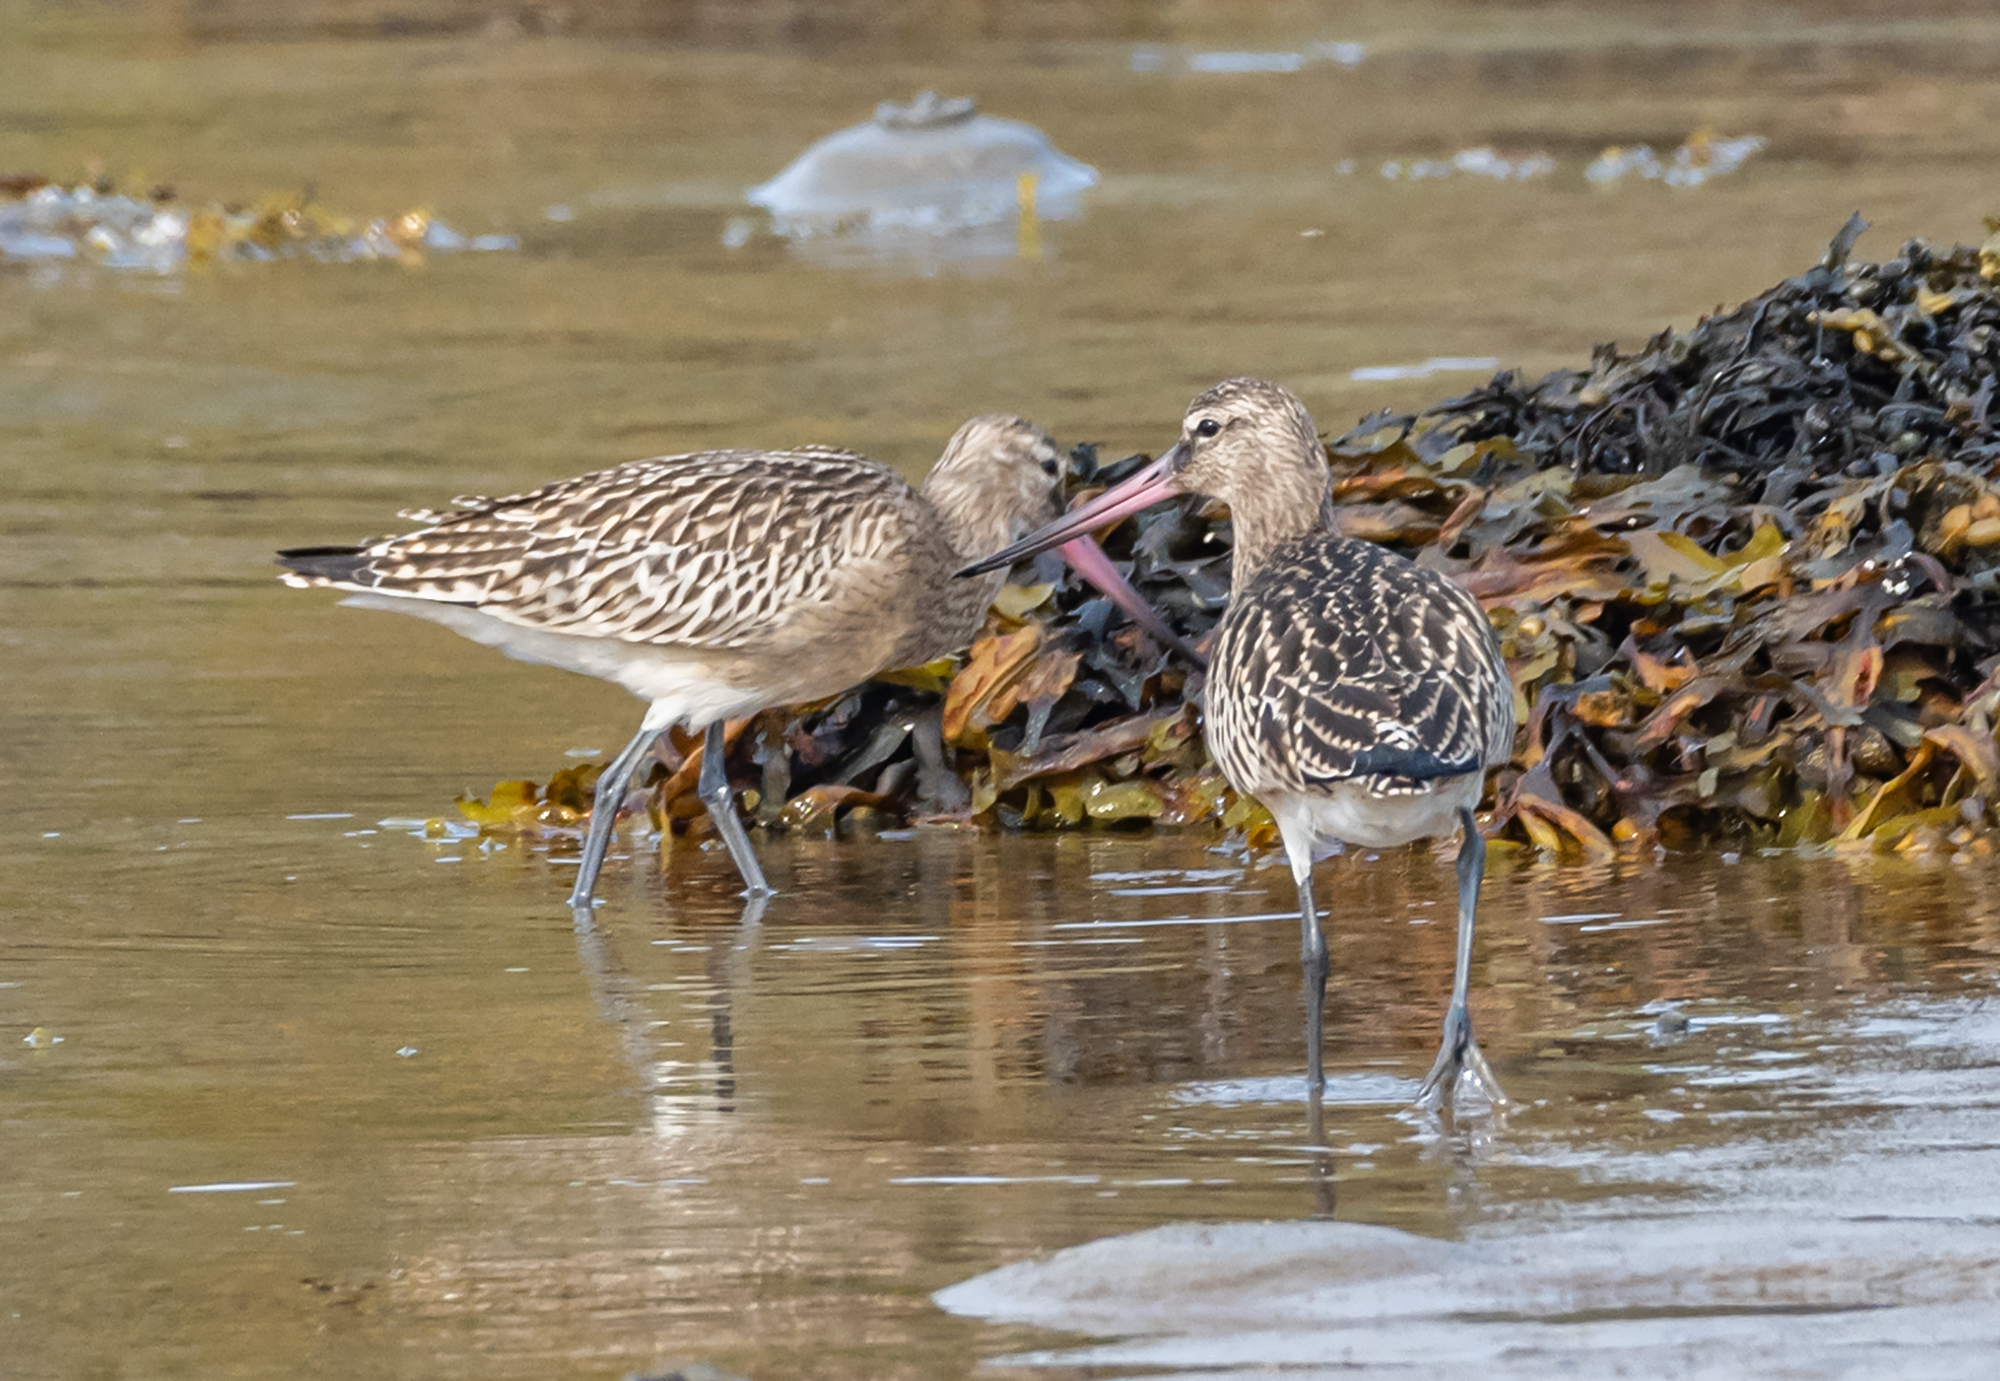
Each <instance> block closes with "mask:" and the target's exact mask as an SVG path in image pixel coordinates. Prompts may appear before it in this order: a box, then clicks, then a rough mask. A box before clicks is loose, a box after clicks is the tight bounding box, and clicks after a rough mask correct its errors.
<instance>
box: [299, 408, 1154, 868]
mask: <svg viewBox="0 0 2000 1381" xmlns="http://www.w3.org/2000/svg"><path fill="white" fill-rule="evenodd" d="M1061 475H1062V460H1061V455H1060V453H1059V452H1058V451H1057V450H1056V446H1055V443H1054V442H1053V441H1051V440H1050V439H1049V437H1048V435H1047V434H1046V433H1044V432H1043V431H1042V430H1041V429H1040V428H1039V427H1036V426H1035V425H1033V424H1032V423H1030V422H1026V421H1023V420H1022V419H1021V418H1018V417H1000V416H992V417H975V418H973V419H972V420H971V421H970V422H967V423H966V424H965V425H964V426H963V427H960V428H959V429H958V432H957V434H956V435H954V436H953V437H952V438H951V441H950V443H949V444H947V445H946V447H945V449H944V454H943V456H942V457H941V458H940V459H939V460H938V463H937V464H936V465H935V466H934V467H933V468H932V470H931V472H930V474H929V476H928V477H926V478H925V480H924V484H923V489H922V492H921V493H920V492H918V491H916V490H913V489H912V488H910V486H909V485H908V484H906V483H905V482H904V481H903V480H902V479H901V478H900V477H898V476H897V475H896V474H895V473H894V472H893V471H891V470H889V469H888V468H886V467H885V466H882V465H878V464H876V463H875V462H874V461H872V460H868V459H866V458H864V457H862V456H858V455H853V454H851V453H849V452H846V451H839V450H832V449H827V448H819V447H809V448H804V449H800V450H790V451H704V452H701V453H699V454H694V455H679V456H665V457H661V458H657V459H653V460H637V461H633V462H631V463H629V464H626V465H620V466H617V467H615V468H613V469H609V470H600V471H597V472H595V473H593V474H588V475H580V476H578V477H576V478H574V479H566V480H558V481H556V482H555V483H553V484H549V485H545V486H543V487H542V488H540V489H536V490H534V491H532V492H530V493H526V494H516V495H513V496H510V497H508V498H502V499H488V498H467V499H461V500H458V501H456V502H457V505H458V506H457V508H456V509H455V511H453V512H449V513H412V514H408V515H406V516H408V517H411V518H413V519H415V520H416V521H419V522H423V523H426V524H428V526H425V527H423V528H421V529H419V530H418V531H415V532H410V533H405V534H404V535H402V536H400V537H390V538H385V539H382V540H379V541H371V542H368V543H366V544H363V545H359V546H346V547H300V548H296V549H294V550H290V551H283V552H280V553H278V560H279V563H280V564H281V565H283V566H285V567H286V568H287V573H286V574H285V575H284V576H283V577H281V578H282V579H283V580H284V581H285V582H286V583H287V584H290V585H294V586H300V587H306V586H330V587H332V588H334V589H337V590H344V591H346V592H347V598H346V599H345V600H343V601H342V603H344V604H352V605H358V606H360V607H361V608H364V609H387V610H392V611H394V612H396V613H403V614H415V615H417V616H418V617H420V618H426V619H430V620H432V621H434V622H436V623H441V624H443V625H444V626H445V627H447V628H450V629H452V630H453V631H454V632H458V633H462V634H464V635H465V636H466V637H468V638H471V639H472V640H473V641H474V642H479V643H484V644H486V645H487V646H489V647H497V648H499V649H500V650H501V651H502V652H504V653H506V654H507V655H508V656H510V657H514V658H517V659H519V660H521V661H524V662H540V663H542V664H544V665H547V666H556V667H563V668H565V669H567V670H570V671H580V672H583V673H585V674H586V675H589V676H596V677H600V678H602V679H603V680H607V681H615V682H616V683H617V684H619V685H621V686H623V687H625V688H626V689H627V690H629V691H631V692H632V693H633V694H634V695H636V696H638V697H639V698H640V699H641V700H645V701H649V702H650V703H651V708H650V709H649V710H648V711H647V712H646V717H645V720H644V722H643V723H642V725H641V726H640V729H639V732H638V734H637V735H636V736H635V737H634V738H633V739H632V741H631V742H630V743H628V744H626V745H625V748H624V750H623V751H621V752H620V753H619V754H618V756H617V757H616V758H615V759H613V760H612V762H611V764H610V766H608V767H606V768H605V770H604V773H603V775H602V776H601V777H599V778H598V782H597V790H596V798H595V801H594V805H593V809H592V810H591V813H590V829H589V832H588V834H587V835H586V837H585V840H584V847H583V856H582V860H581V864H582V866H581V868H580V869H579V870H578V873H577V879H576V886H575V888H574V890H572V892H571V893H570V905H571V906H573V907H577V906H586V905H588V904H589V902H590V898H591V894H592V891H593V890H594V888H595V886H596V882H597V873H598V869H599V868H600V867H601V866H602V864H603V862H604V856H605V853H606V851H607V850H608V849H609V848H610V845H611V832H612V827H613V824H614V822H615V820H616V817H617V813H618V808H619V806H620V804H621V803H622V802H623V801H624V799H625V793H626V789H627V787H628V786H629V784H630V782H631V779H632V775H633V773H634V771H635V770H636V769H637V768H638V765H639V763H640V761H641V759H643V758H644V757H645V756H646V754H647V753H648V752H649V751H651V749H652V747H653V744H654V742H655V741H656V740H657V739H658V738H659V736H660V735H661V734H662V733H664V732H665V731H666V730H667V729H668V728H670V727H672V726H674V725H685V726H686V727H688V728H690V729H703V728H705V729H706V735H705V740H704V746H703V756H702V763H701V776H700V782H699V786H698V790H699V792H700V795H701V799H702V802H703V804H705V805H706V806H707V807H708V813H709V817H710V818H711V819H712V820H714V822H715V827H716V831H717V833H719V834H720V835H721V836H722V839H723V842H724V843H725V844H726V845H727V846H728V848H729V854H730V857H731V858H732V859H733V860H734V861H735V863H736V869H737V871H738V872H739V873H740V874H741V875H742V877H743V881H744V883H745V885H746V887H747V889H748V891H749V893H750V895H751V896H753V897H757V896H766V895H769V894H770V892H771V887H770V885H769V884H768V883H767V882H765V880H764V873H763V869H762V868H760V867H759V866H758V863H757V855H756V854H755V852H753V851H752V849H751V847H750V839H749V836H748V835H747V834H746V833H745V831H744V828H743V822H742V821H741V820H739V819H738V818H737V815H736V808H735V802H734V801H733V799H732V798H731V794H730V789H729V780H728V777H727V776H726V775H725V773H724V770H723V758H724V753H725V747H724V742H723V721H725V720H727V719H732V718H736V717H739V716H742V715H746V714H751V713H753V712H755V711H757V710H761V709H764V708H766V707H768V706H772V705H785V704H793V703H797V702H801V701H810V700H820V699H824V698H826V697H828V696H832V695H837V694H839V693H840V692H842V691H844V690H846V689H848V688H849V687H850V686H853V685H856V684H857V683H859V682H861V681H864V680H866V679H867V678H869V677H870V676H873V675H874V674H875V673H876V672H878V671H884V670H887V669H890V668H894V667H906V666H916V665H920V664H922V663H924V662H928V661H931V660H933V659H935V658H937V657H941V656H943V655H944V654H945V653H948V652H952V651H955V650H957V649H958V648H961V647H963V646H965V645H966V644H967V643H968V642H970V641H971V640H972V637H973V635H974V634H975V633H977V632H978V631H979V626H980V624H981V622H982V620H983V619H984V617H985V613H986V607H987V605H989V604H990V603H992V600H993V597H994V595H995V594H996V593H997V592H998V590H999V587H1000V583H1001V581H1002V580H1003V579H1005V577H1004V575H1002V574H999V573H998V572H1000V571H1002V570H1004V568H1005V565H1006V563H1004V562H1003V563H1001V565H1000V566H996V567H994V568H993V569H994V571H995V572H996V573H995V574H994V575H992V576H991V577H990V578H988V579H986V580H981V581H976V582H966V581H955V580H953V579H952V578H951V575H952V572H953V570H954V569H956V568H957V567H959V566H961V565H963V564H965V563H966V562H967V561H969V560H972V559H973V558H976V557H983V556H987V555H989V554H991V553H992V552H994V551H997V550H998V549H999V548H1001V547H1003V546H1005V545H1006V544H1007V543H1008V542H1009V541H1010V540H1012V539H1013V538H1014V537H1016V536H1018V535H1019V534H1020V533H1022V532H1024V531H1027V530H1028V529H1030V528H1032V527H1034V526H1035V525H1036V524H1039V523H1043V522H1046V521H1048V520H1050V519H1052V518H1054V517H1055V516H1056V515H1057V514H1058V513H1060V512H1061V511H1062V506H1061V501H1060V500H1061V494H1062V482H1061ZM1063 555H1064V557H1065V558H1066V559H1068V561H1069V562H1070V564H1071V565H1072V566H1073V567H1075V568H1076V570H1077V572H1078V573H1079V574H1081V575H1082V576H1084V577H1085V578H1086V579H1088V580H1090V581H1091V582H1092V583H1093V584H1095V585H1097V586H1098V587H1099V588H1100V589H1102V590H1103V591H1104V592H1105V593H1106V594H1107V595H1109V596H1110V597H1111V598H1112V599H1113V601H1114V602H1116V603H1117V604H1118V605H1119V607H1120V608H1122V609H1124V610H1125V611H1126V613H1127V614H1128V615H1130V616H1131V617H1132V618H1133V619H1135V620H1136V621H1138V622H1140V623H1142V624H1144V625H1145V626H1146V627H1147V628H1149V629H1150V630H1152V631H1154V632H1155V633H1156V635H1160V636H1163V637H1165V638H1167V639H1171V640H1173V641H1175V642H1176V643H1178V639H1174V638H1173V634H1172V633H1171V630H1169V629H1167V627H1166V625H1165V624H1164V622H1163V621H1162V620H1161V619H1160V618H1159V616H1158V615H1157V614H1155V613H1154V612H1153V610H1152V609H1151V608H1150V607H1149V606H1148V605H1147V604H1146V603H1145V602H1144V601H1143V600H1142V599H1140V598H1139V596H1138V594H1137V592H1135V591H1134V590H1133V589H1132V587H1131V586H1130V585H1128V584H1127V583H1126V582H1125V580H1124V578H1123V577H1122V576H1120V575H1119V574H1118V572H1117V571H1116V569H1115V568H1113V567H1112V565H1111V563H1110V562H1109V560H1107V559H1106V557H1105V556H1104V553H1103V552H1102V550H1100V549H1099V548H1098V546H1097V544H1096V543H1095V542H1093V541H1090V540H1088V539H1087V538H1086V539H1083V540H1080V541H1077V542H1072V543H1069V544H1067V545H1066V546H1065V547H1064V549H1063Z"/></svg>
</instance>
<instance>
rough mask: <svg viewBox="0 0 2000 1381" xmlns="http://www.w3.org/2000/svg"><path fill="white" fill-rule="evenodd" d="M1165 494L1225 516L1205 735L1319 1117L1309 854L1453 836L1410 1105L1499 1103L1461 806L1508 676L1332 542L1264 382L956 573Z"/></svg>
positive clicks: (1297, 447) (1323, 510) (1327, 489)
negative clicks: (1271, 845)
mask: <svg viewBox="0 0 2000 1381" xmlns="http://www.w3.org/2000/svg"><path fill="white" fill-rule="evenodd" d="M1175 494H1201V495H1205V496H1207V497H1210V498H1216V499H1220V500H1222V501H1223V502H1224V503H1226V504H1228V505H1229V513H1230V520H1231V525H1232V527H1233V529H1234V533H1235V550H1234V555H1233V557H1232V559H1231V592H1230V599H1229V608H1228V610H1227V611H1226V612H1225V613H1224V614H1223V617H1222V621H1221V623H1220V624H1219V625H1217V628H1216V637H1215V642H1214V644H1213V646H1212V649H1211V651H1210V655H1209V668H1208V685H1207V689H1206V691H1205V692H1204V714H1203V726H1202V727H1203V733H1204V735H1205V736H1206V738H1207V740H1208V748H1209V753H1210V755H1211V756H1212V757H1214V759H1215V761H1216V763H1217V764H1218V765H1219V766H1220V767H1221V768H1222V772H1223V775H1224V776H1225V777H1227V778H1228V779H1229V782H1230V784H1231V785H1232V786H1234V787H1235V788H1236V789H1237V790H1238V791H1240V792H1242V793H1244V794H1245V795H1249V796H1253V797H1255V798H1256V799H1257V800H1259V801H1261V802H1262V803H1263V804H1264V805H1265V807H1266V808H1267V809H1269V810H1270V812H1271V817H1272V819H1274V820H1275V821H1276V822H1277V825H1278V833H1279V835H1280V836H1281V837H1282V838H1283V840H1284V845H1285V854H1286V857H1287V858H1288V859H1289V861H1290V863H1291V866H1292V877H1293V879H1294V880H1295V881H1296V882H1297V884H1298V890H1299V919H1300V924H1301V927H1302V931H1303V934H1302V950H1303V955H1304V962H1305V969H1306V1064H1307V1081H1308V1084H1307V1086H1308V1090H1309V1092H1310V1094H1311V1096H1312V1097H1313V1098H1314V1100H1315V1103H1316V1102H1317V1099H1318V1097H1319V1093H1320V1090H1321V1088H1322V1086H1323V1083H1324V1076H1323V1071H1322V1067H1321V1059H1320V1031H1321V1014H1322V1011H1323V1009H1324V1004H1325V1001H1326V974H1327V954H1326V938H1325V936H1324V934H1323V933H1322V931H1321V929H1320V922H1319V916H1318V914H1317V912H1315V910H1314V908H1313V896H1312V866H1313V855H1314V853H1315V851H1316V850H1317V849H1318V848H1320V847H1321V846H1323V845H1326V844H1329V843H1331V842H1333V841H1336V840H1338V841H1341V842H1343V843H1347V844H1356V845H1361V846H1363V847H1366V848H1387V847H1389V846H1391V845H1396V844H1407V843H1409V842H1411V841H1412V840H1416V839H1422V838H1426V837H1429V836H1433V835H1449V834H1450V833H1451V832H1452V831H1453V830H1454V829H1456V830H1459V831H1461V832H1462V836H1463V842H1462V843H1461V844H1460V846H1459V850H1458V953H1457V963H1456V968H1455V972H1454V974H1453V978H1452V989H1451V1001H1450V1004H1449V1005H1448V1007H1447V1008H1446V1010H1445V1018H1444V1034H1443V1039H1442V1041H1441V1042H1440V1044H1439V1048H1438V1054H1437V1059H1436V1060H1435V1061H1434V1062H1433V1063H1432V1065H1431V1069H1430V1073H1429V1074H1428V1075H1427V1076H1426V1078H1425V1079H1424V1083H1423V1087H1422V1090H1421V1092H1420V1093H1419V1095H1418V1101H1419V1102H1420V1103H1422V1104H1424V1105H1426V1106H1431V1107H1435V1106H1437V1105H1438V1104H1440V1103H1443V1102H1448V1101H1450V1100H1451V1099H1452V1097H1453V1095H1454V1093H1455V1092H1456V1090H1457V1088H1458V1083H1459V1078H1460V1076H1461V1075H1466V1076H1468V1077H1469V1078H1470V1079H1471V1080H1472V1081H1473V1082H1474V1083H1475V1084H1476V1085H1477V1086H1478V1087H1479V1089H1480V1091H1481V1092H1483V1093H1484V1094H1485V1096H1486V1098H1487V1099H1488V1100H1489V1101H1491V1102H1492V1103H1494V1104H1495V1105H1498V1104H1501V1103H1504V1102H1505V1101H1506V1100H1505V1095H1504V1094H1503V1093H1502V1092H1501V1089H1500V1084H1499V1081H1498V1080H1497V1079H1496V1078H1495V1077H1494V1075H1493V1070H1492V1068H1491V1067H1490V1066H1489V1065H1488V1064H1487V1062H1486V1057H1485V1056H1484V1055H1483V1054H1481V1053H1480V1050H1479V1046H1478V1043H1477V1042H1476V1041H1475V1040H1474V1039H1473V1035H1472V1018H1471V1016H1470V1014H1469V1013H1468V1011H1467V1009H1466V988H1467V984H1468V982H1469V979H1470V972H1471V968H1472V934H1473V916H1474V912H1475V910H1476V909H1477V906H1478V901H1479V883H1480V879H1481V877H1482V876H1483V874H1484V872H1485V867H1486V845H1485V841H1484V839H1482V838H1481V836H1480V833H1479V824H1478V821H1477V820H1476V819H1475V818H1474V816H1473V808H1474V807H1475V806H1476V805H1478V803H1479V798H1480V795H1481V793H1482V791H1483V790H1484V787H1485V780H1486V771H1487V769H1488V768H1490V767H1495V766H1498V765H1499V764H1500V763H1503V762H1505V761H1507V759H1508V757H1509V756H1510V755H1511V754H1512V752H1513V748H1514V695H1513V687H1512V684H1511V682H1510V681H1509V680H1508V676H1507V666H1506V663H1505V662H1504V661H1503V660H1502V658H1501V655H1500V645H1499V642H1498V640H1497V639H1496V638H1495V637H1494V635H1493V627H1492V624H1491V623H1490V622H1488V620H1487V618H1486V612H1485V610H1483V609H1482V608H1481V607H1480V605H1479V601H1478V600H1476V599H1474V598H1473V597H1472V595H1471V594H1470V593H1468V592H1467V591H1466V590H1465V588H1464V587H1463V586H1461V585H1459V584H1457V583H1456V582H1454V581H1453V580H1451V579H1450V578H1449V577H1447V576H1444V575H1441V574H1439V573H1438V572H1436V571H1432V570H1426V569H1424V568H1423V567H1421V566H1417V565H1415V564H1413V563H1412V562H1409V561H1406V560H1404V559H1403V558H1402V557H1400V556H1397V555H1396V554H1394V553H1393V552H1389V551H1385V550H1383V549H1382V548H1380V547H1377V546H1375V545H1373V544H1371V543H1368V542H1361V541H1356V540H1354V539H1353V538H1349V537H1343V536H1340V535H1339V534H1338V533H1337V532H1335V531H1334V529H1333V490H1332V472H1331V471H1330V470H1329V468H1328V466H1327V463H1326V453H1325V451H1324V449H1323V448H1322V447H1321V446H1320V442H1319V433H1318V429H1317V428H1316V427H1314V425H1313V419H1312V416H1311V414H1309V413H1308V412H1307V411H1306V409H1305V405H1304V404H1303V403H1301V402H1299V400H1298V399H1297V398H1296V397H1294V396H1293V395H1292V394H1291V393H1290V392H1289V391H1288V390H1286V389H1284V388H1282V387H1280V386H1279V385H1277V384H1273V383H1267V382H1265V381H1264V380H1261V379H1230V380H1227V381H1225V382H1223V383H1220V384H1217V385H1216V386H1215V387H1214V388H1211V389H1209V390H1208V391H1207V392H1206V393H1204V394H1202V395H1201V396H1200V397H1198V398H1196V399H1195V400H1194V402H1193V403H1192V404H1190V405H1189V407H1188V411H1187V419H1186V421H1185V423H1184V425H1183V427H1182V430H1181V437H1180V440H1179V441H1178V442H1176V443H1175V444H1174V446H1173V447H1172V448H1171V449H1170V450H1168V451H1167V453H1166V454H1165V455H1162V456H1161V457H1160V458H1159V459H1158V460H1156V461H1154V462H1153V463H1152V464H1151V465H1150V466H1148V467H1147V468H1145V469H1143V470H1141V471H1139V472H1138V473H1137V474H1135V475H1133V476H1132V477H1131V478H1130V479H1128V480H1126V481H1125V482H1124V483H1123V484H1120V485H1118V486H1117V487H1116V488H1114V489H1111V490H1110V491H1108V492H1107V493H1105V494H1103V495H1101V496H1099V497H1098V498H1096V499H1095V500H1093V501H1091V502H1090V503H1088V504H1086V505H1084V506H1082V507H1081V508H1078V509H1076V510H1074V511H1072V512H1071V513H1069V514H1068V515H1067V516H1066V517H1064V518H1063V519H1061V520H1060V521H1058V522H1056V523H1052V524H1050V525H1049V526H1048V527H1045V528H1043V529H1042V530H1041V531H1040V532H1038V533H1035V534H1034V535H1032V536H1030V537H1028V538H1026V539H1024V540H1023V541H1020V542H1017V543H1015V544H1014V545H1013V546H1010V547H1008V548H1006V549H1005V550H1002V551H998V552H995V553H994V554H993V555H992V556H990V557H988V558H986V559H984V560H982V561H977V562H974V563H972V564H971V565H969V566H967V567H966V568H965V570H964V571H962V572H961V574H964V575H968V576H971V575H978V574H981V573H984V572H990V571H994V570H999V569H1001V568H1003V567H1005V566H1007V565H1008V564H1009V563H1011V562H1013V561H1015V560H1017V559H1019V558H1020V557H1022V556H1025V555H1028V554H1030V553H1032V552H1036V551H1041V550H1044V549H1046V548H1048V547H1052V546H1055V545H1057V544H1058V543H1061V542H1065V541H1071V540H1074V539H1075V538H1077V537H1079V536H1082V535H1085V534H1088V533H1089V532H1091V531H1092V530H1093V529H1096V528H1099V527H1102V526H1104V525H1106V524H1108V523H1111V522H1114V521H1116V520H1117V519H1119V518H1121V517H1124V516H1125V515H1126V514H1129V513H1134V512H1137V511H1138V510H1139V509H1142V508H1145V507H1147V506H1149V505H1151V504H1154V503H1157V502H1159V501H1160V500H1161V499H1164V498H1167V497H1169V496H1171V495H1175Z"/></svg>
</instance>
